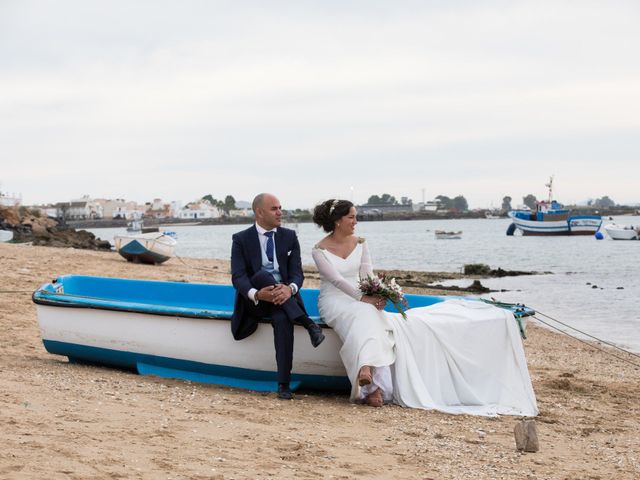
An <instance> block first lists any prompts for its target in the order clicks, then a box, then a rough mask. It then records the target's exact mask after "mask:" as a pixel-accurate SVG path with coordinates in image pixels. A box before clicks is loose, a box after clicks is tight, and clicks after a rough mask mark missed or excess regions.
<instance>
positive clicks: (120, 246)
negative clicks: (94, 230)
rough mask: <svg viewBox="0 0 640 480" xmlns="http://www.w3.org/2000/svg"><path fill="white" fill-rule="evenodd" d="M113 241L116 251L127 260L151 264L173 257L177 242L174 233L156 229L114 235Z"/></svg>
mask: <svg viewBox="0 0 640 480" xmlns="http://www.w3.org/2000/svg"><path fill="white" fill-rule="evenodd" d="M156 230H157V229H156ZM113 242H114V244H115V248H116V250H117V251H118V253H119V254H120V255H121V256H122V257H124V258H126V259H127V261H129V262H134V263H148V264H152V265H153V264H155V265H157V264H160V263H163V262H166V261H167V260H169V259H170V258H171V257H173V255H174V253H175V249H176V245H177V243H178V242H177V240H176V238H175V234H172V233H163V232H158V231H155V232H150V233H138V234H128V235H116V236H114V237H113Z"/></svg>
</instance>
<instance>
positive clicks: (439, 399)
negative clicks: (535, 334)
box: [312, 239, 538, 416]
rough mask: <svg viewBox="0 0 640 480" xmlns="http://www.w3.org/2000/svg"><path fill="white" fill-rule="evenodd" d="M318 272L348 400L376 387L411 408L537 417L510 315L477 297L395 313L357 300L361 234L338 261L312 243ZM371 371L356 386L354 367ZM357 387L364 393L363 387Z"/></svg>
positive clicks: (364, 255)
mask: <svg viewBox="0 0 640 480" xmlns="http://www.w3.org/2000/svg"><path fill="white" fill-rule="evenodd" d="M312 256H313V259H314V261H315V263H316V265H317V266H318V270H319V272H320V280H321V284H320V296H319V299H318V309H319V311H320V315H321V317H322V319H323V320H324V322H325V323H327V324H328V325H329V326H330V327H331V328H333V329H334V330H335V331H336V333H337V334H338V336H339V337H340V339H341V340H342V342H343V345H342V348H341V350H340V356H341V358H342V361H343V363H344V365H345V368H346V370H347V374H348V376H349V380H350V381H351V385H352V391H351V399H352V400H354V401H356V400H361V399H362V398H363V397H364V396H365V395H366V394H368V393H370V392H371V389H372V388H373V389H375V388H378V387H380V388H381V390H382V391H383V396H384V398H385V400H393V401H394V402H395V403H397V404H399V405H402V406H405V407H413V408H424V409H435V410H440V411H443V412H447V413H460V414H470V415H486V416H495V415H499V414H500V415H522V416H535V415H537V414H538V407H537V405H536V398H535V394H534V392H533V387H532V385H531V379H530V377H529V371H528V369H527V363H526V360H525V356H524V350H523V347H522V341H521V339H520V333H519V330H518V326H517V324H516V321H515V319H514V317H513V314H512V313H511V312H509V311H507V310H504V309H501V308H497V307H494V306H491V305H487V304H485V303H483V302H478V301H467V300H461V299H451V300H447V301H444V302H440V303H436V304H434V305H431V306H428V307H420V308H412V309H409V310H407V312H406V313H407V319H406V320H405V319H403V318H402V316H401V315H400V314H399V313H390V312H385V311H379V310H377V309H376V308H375V307H374V306H373V305H370V304H368V303H364V302H361V301H360V298H361V296H362V292H360V290H359V289H358V280H359V278H361V277H366V276H367V275H372V274H373V270H372V266H371V260H370V256H369V252H368V248H367V244H366V242H365V241H364V240H363V239H360V241H359V243H358V245H357V246H356V248H355V249H354V250H353V251H352V252H351V254H350V255H349V256H348V257H347V258H346V259H343V258H342V257H339V256H337V255H334V254H332V253H331V252H329V251H328V250H326V249H322V248H319V247H317V246H316V247H314V249H313V251H312ZM364 365H369V366H373V367H376V368H374V369H373V370H374V375H373V380H374V385H369V386H366V387H362V388H360V387H359V386H358V381H357V379H358V371H359V370H360V368H361V367H362V366H364ZM363 390H364V391H363Z"/></svg>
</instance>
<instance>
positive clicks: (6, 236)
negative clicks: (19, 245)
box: [0, 230, 13, 242]
mask: <svg viewBox="0 0 640 480" xmlns="http://www.w3.org/2000/svg"><path fill="white" fill-rule="evenodd" d="M11 240H13V232H12V231H11V230H0V242H10V241H11Z"/></svg>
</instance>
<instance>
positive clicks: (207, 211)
mask: <svg viewBox="0 0 640 480" xmlns="http://www.w3.org/2000/svg"><path fill="white" fill-rule="evenodd" d="M221 216H222V212H221V211H220V209H219V208H218V207H214V206H213V205H211V203H209V202H208V201H207V200H198V201H196V202H192V203H188V204H187V205H186V206H185V207H184V208H183V209H182V210H180V218H182V219H194V220H203V219H205V218H220V217H221Z"/></svg>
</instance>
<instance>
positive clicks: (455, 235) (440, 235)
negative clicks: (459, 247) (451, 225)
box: [435, 230, 462, 240]
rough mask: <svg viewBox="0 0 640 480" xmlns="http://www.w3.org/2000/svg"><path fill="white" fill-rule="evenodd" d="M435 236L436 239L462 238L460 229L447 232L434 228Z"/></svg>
mask: <svg viewBox="0 0 640 480" xmlns="http://www.w3.org/2000/svg"><path fill="white" fill-rule="evenodd" d="M435 234H436V238H437V239H438V240H459V239H461V238H462V231H461V230H459V231H457V232H447V231H445V230H436V233H435Z"/></svg>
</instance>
